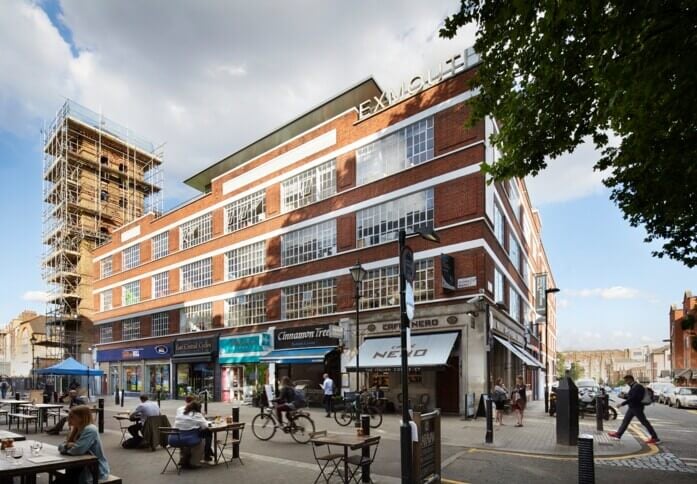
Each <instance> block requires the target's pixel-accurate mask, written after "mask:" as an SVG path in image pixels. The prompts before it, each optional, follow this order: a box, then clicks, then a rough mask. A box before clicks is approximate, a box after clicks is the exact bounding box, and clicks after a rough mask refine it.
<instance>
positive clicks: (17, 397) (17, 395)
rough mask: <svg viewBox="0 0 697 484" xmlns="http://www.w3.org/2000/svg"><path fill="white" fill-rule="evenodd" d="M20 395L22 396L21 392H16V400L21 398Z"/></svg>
mask: <svg viewBox="0 0 697 484" xmlns="http://www.w3.org/2000/svg"><path fill="white" fill-rule="evenodd" d="M19 397H20V395H19V392H17V393H15V400H19Z"/></svg>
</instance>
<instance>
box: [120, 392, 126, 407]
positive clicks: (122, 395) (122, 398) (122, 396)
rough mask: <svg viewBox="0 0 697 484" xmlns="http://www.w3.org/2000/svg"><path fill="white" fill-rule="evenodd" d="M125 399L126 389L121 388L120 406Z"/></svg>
mask: <svg viewBox="0 0 697 484" xmlns="http://www.w3.org/2000/svg"><path fill="white" fill-rule="evenodd" d="M125 401H126V390H124V389H123V388H122V389H121V406H122V407H123V404H124V403H125Z"/></svg>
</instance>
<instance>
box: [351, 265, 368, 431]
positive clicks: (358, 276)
mask: <svg viewBox="0 0 697 484" xmlns="http://www.w3.org/2000/svg"><path fill="white" fill-rule="evenodd" d="M349 271H351V277H352V278H353V282H354V284H355V289H356V290H355V293H354V296H353V297H354V299H355V301H356V408H357V409H358V412H359V413H360V408H361V407H360V405H361V402H360V398H359V395H360V392H361V374H360V341H359V339H360V334H359V331H358V329H359V327H360V326H359V316H360V309H361V308H360V304H359V303H360V299H361V282H363V278H365V275H366V273H367V271H366V270H365V269H363V266H361V263H360V262H359V261H356V265H354V266H353V267H351V268H350V269H349ZM360 426H361V419H360V418H359V419H356V427H360Z"/></svg>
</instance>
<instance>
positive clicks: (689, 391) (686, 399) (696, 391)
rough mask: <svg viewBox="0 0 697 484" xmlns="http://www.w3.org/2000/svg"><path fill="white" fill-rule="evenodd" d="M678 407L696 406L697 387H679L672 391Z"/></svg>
mask: <svg viewBox="0 0 697 484" xmlns="http://www.w3.org/2000/svg"><path fill="white" fill-rule="evenodd" d="M673 398H674V399H675V406H676V407H678V408H683V407H690V408H697V387H681V388H679V389H678V390H677V391H675V392H674V393H673Z"/></svg>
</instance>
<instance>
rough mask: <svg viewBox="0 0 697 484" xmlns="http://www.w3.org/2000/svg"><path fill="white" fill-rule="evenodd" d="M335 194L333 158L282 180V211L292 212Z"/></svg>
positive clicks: (334, 164) (334, 162)
mask: <svg viewBox="0 0 697 484" xmlns="http://www.w3.org/2000/svg"><path fill="white" fill-rule="evenodd" d="M335 194H336V160H335V159H333V160H329V161H327V162H325V163H322V164H321V165H319V166H316V167H314V168H310V169H309V170H305V171H303V172H302V173H298V174H297V175H295V176H292V177H290V178H288V179H287V180H283V181H282V182H281V212H284V213H285V212H290V211H291V210H295V209H298V208H300V207H305V206H307V205H310V204H311V203H315V202H319V201H320V200H324V199H326V198H329V197H331V196H332V195H335Z"/></svg>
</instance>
